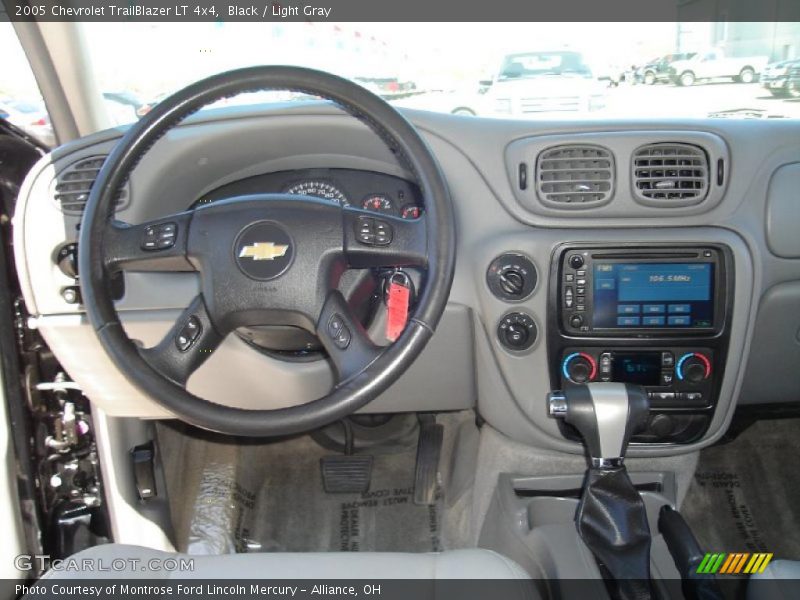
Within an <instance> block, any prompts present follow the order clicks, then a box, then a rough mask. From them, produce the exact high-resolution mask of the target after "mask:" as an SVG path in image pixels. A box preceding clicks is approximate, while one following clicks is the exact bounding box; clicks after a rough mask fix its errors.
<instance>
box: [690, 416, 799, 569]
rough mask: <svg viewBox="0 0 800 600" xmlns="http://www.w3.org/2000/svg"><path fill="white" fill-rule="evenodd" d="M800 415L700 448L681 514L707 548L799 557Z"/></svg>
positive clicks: (758, 424) (761, 423)
mask: <svg viewBox="0 0 800 600" xmlns="http://www.w3.org/2000/svg"><path fill="white" fill-rule="evenodd" d="M798 458H800V419H781V420H763V421H757V422H756V423H755V424H754V425H752V426H751V427H750V428H748V429H747V430H745V431H744V433H742V434H741V435H740V436H739V437H738V438H736V439H735V440H734V441H733V442H730V443H728V444H723V445H720V446H713V447H711V448H707V449H705V450H703V451H701V453H700V461H699V464H698V466H697V472H696V474H695V478H694V481H693V482H692V485H691V487H690V488H689V492H688V494H687V496H686V500H685V501H684V503H683V506H682V508H681V513H682V514H683V515H684V516H685V517H686V520H687V521H688V522H689V524H690V525H691V527H692V529H693V530H694V532H695V535H696V536H697V538H698V540H699V541H700V543H701V545H702V546H703V548H704V550H706V551H708V552H773V553H774V554H775V558H776V559H777V558H786V559H794V560H798V559H800V469H798V468H797V460H798Z"/></svg>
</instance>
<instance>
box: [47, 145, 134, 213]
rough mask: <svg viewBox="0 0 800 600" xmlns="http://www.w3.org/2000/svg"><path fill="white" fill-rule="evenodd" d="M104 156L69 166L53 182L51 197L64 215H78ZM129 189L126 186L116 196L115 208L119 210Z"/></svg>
mask: <svg viewBox="0 0 800 600" xmlns="http://www.w3.org/2000/svg"><path fill="white" fill-rule="evenodd" d="M105 160H106V157H105V156H92V157H90V158H84V159H83V160H80V161H78V162H76V163H73V164H71V165H70V166H69V167H67V168H66V169H64V170H63V171H62V172H61V173H60V174H59V175H58V176H57V177H56V179H55V181H54V184H55V185H54V190H53V195H54V197H55V199H56V202H57V203H58V205H59V206H60V207H61V210H62V211H64V212H65V213H76V214H80V213H82V212H83V209H84V207H85V206H86V201H87V200H88V199H89V190H91V189H92V185H93V184H94V181H95V179H97V174H98V173H99V172H100V168H101V167H102V166H103V163H104V162H105ZM128 196H129V189H128V185H127V184H126V185H125V187H124V188H122V189H121V190H120V191H119V192H118V194H117V201H116V206H117V208H120V207H121V206H123V205H124V204H125V203H126V201H127V200H128Z"/></svg>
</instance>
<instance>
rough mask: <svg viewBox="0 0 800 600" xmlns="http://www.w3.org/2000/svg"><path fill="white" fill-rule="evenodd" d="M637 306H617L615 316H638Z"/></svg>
mask: <svg viewBox="0 0 800 600" xmlns="http://www.w3.org/2000/svg"><path fill="white" fill-rule="evenodd" d="M639 310H640V309H639V305H638V304H617V314H620V315H638V314H639Z"/></svg>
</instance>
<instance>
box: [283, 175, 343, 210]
mask: <svg viewBox="0 0 800 600" xmlns="http://www.w3.org/2000/svg"><path fill="white" fill-rule="evenodd" d="M286 193H287V194H299V195H301V196H313V197H315V198H322V199H323V200H330V201H331V202H336V203H338V204H341V205H342V206H349V205H350V202H349V201H348V200H347V196H345V195H344V192H342V190H340V189H339V188H337V187H336V186H334V185H331V184H330V183H327V182H326V181H301V182H299V183H295V184H293V185H291V186H289V187H288V188H286Z"/></svg>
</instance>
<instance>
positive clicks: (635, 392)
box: [547, 383, 650, 467]
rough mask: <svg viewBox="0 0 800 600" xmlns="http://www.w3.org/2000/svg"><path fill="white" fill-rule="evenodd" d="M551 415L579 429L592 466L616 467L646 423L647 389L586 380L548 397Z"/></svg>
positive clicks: (647, 408)
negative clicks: (631, 440) (632, 436)
mask: <svg viewBox="0 0 800 600" xmlns="http://www.w3.org/2000/svg"><path fill="white" fill-rule="evenodd" d="M547 401H548V404H549V407H550V416H553V417H560V418H562V419H564V421H565V422H566V423H568V424H570V425H572V426H573V427H575V429H577V430H578V432H580V434H581V436H582V437H583V441H584V443H585V444H586V449H587V450H588V451H589V458H590V459H591V461H592V466H593V467H619V466H622V461H623V460H624V458H625V451H626V449H627V447H628V442H629V441H630V439H631V435H633V434H634V433H636V432H637V431H639V430H640V429H641V428H642V427H644V425H645V424H646V423H647V417H648V414H649V412H650V401H649V400H648V399H647V392H646V391H645V390H644V388H642V387H640V386H638V385H630V384H627V383H589V384H587V385H576V386H573V387H571V388H569V389H568V390H567V391H565V392H562V391H555V392H552V393H550V394H548V396H547Z"/></svg>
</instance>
